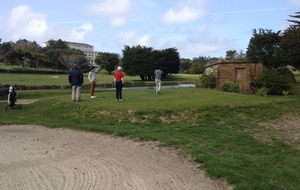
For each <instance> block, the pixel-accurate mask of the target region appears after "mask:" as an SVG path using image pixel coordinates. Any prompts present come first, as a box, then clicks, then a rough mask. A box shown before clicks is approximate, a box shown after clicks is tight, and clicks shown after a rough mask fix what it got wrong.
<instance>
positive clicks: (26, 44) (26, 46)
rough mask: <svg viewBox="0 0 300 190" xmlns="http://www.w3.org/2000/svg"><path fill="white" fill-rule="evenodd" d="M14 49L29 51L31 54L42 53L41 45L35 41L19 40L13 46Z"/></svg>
mask: <svg viewBox="0 0 300 190" xmlns="http://www.w3.org/2000/svg"><path fill="white" fill-rule="evenodd" d="M13 48H14V49H20V50H22V51H27V52H30V53H33V52H40V51H41V49H42V48H41V46H40V45H39V44H37V43H36V42H35V41H33V42H31V41H28V40H26V39H21V40H18V41H17V42H16V43H15V44H14V45H13Z"/></svg>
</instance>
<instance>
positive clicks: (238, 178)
mask: <svg viewBox="0 0 300 190" xmlns="http://www.w3.org/2000/svg"><path fill="white" fill-rule="evenodd" d="M84 75H85V81H84V85H85V86H84V88H83V89H82V90H81V93H82V95H81V99H82V101H81V102H73V101H72V100H71V90H70V88H66V87H67V86H68V85H69V84H68V80H67V79H68V74H57V75H54V74H17V73H1V74H0V84H1V86H3V85H5V84H10V85H16V86H18V85H19V86H22V85H23V86H32V87H34V86H47V85H49V86H51V85H56V86H62V87H61V88H57V89H37V90H36V89H34V90H30V89H29V90H28V89H26V90H23V89H17V92H18V94H19V95H18V102H17V103H20V104H22V108H23V109H18V108H8V109H7V110H4V107H5V105H6V104H7V97H6V96H4V97H1V102H0V105H1V107H2V108H3V109H2V111H1V112H0V131H1V128H2V130H3V131H1V132H0V135H1V134H2V135H3V136H2V137H1V139H5V138H4V137H5V134H6V133H5V132H4V131H7V130H8V129H9V126H12V127H13V128H14V129H15V130H17V131H20V130H21V128H20V126H24V130H25V131H27V130H28V129H27V128H26V126H31V127H30V128H29V129H30V130H37V129H36V128H32V126H43V127H42V128H43V130H42V131H43V133H44V134H46V135H45V136H47V132H49V136H51V135H53V136H55V134H52V133H53V132H52V131H50V130H52V129H55V130H57V131H61V130H72V131H76V132H77V131H78V132H88V134H90V133H92V134H97V135H99V136H98V137H99V138H106V136H109V137H113V138H116V141H121V144H122V142H123V141H122V140H120V139H119V138H121V139H128V140H130V142H132V143H137V142H138V143H146V144H147V146H145V150H147V151H151V148H149V147H148V145H149V144H151V147H152V148H153V149H155V148H157V147H158V148H162V149H167V150H171V152H172V153H174V154H176V155H177V156H179V157H180V158H182V160H184V161H183V162H188V163H189V164H194V166H196V168H197V170H198V171H201V172H202V171H204V173H205V175H207V176H208V177H209V178H211V179H214V180H216V181H217V182H216V181H215V182H216V183H218V184H219V186H218V187H219V189H222V188H225V187H226V188H228V189H230V188H233V189H238V190H244V189H253V190H254V189H255V190H257V189H270V190H271V189H272V190H276V189H278V190H283V189H286V190H293V189H294V190H296V189H300V180H299V179H300V164H299V163H300V117H299V113H300V84H299V82H300V75H299V73H295V75H296V80H297V84H295V85H294V87H293V88H292V90H291V91H290V92H289V93H288V94H286V95H283V96H269V95H267V96H260V95H257V94H242V93H227V92H223V91H221V90H217V89H208V88H197V87H187V88H165V89H164V88H163V89H162V91H161V94H156V93H155V89H154V86H151V85H148V86H147V88H145V89H126V90H123V98H124V101H123V102H116V101H115V91H114V90H105V89H104V88H102V87H101V88H99V89H98V90H96V92H95V96H97V98H95V99H91V98H90V95H89V84H88V80H87V73H84ZM96 77H97V85H99V86H101V85H104V84H111V83H112V81H113V75H109V74H108V73H106V72H105V71H100V72H97V75H96ZM198 77H199V75H188V74H172V75H169V76H168V77H167V79H165V80H163V83H162V86H164V85H166V84H168V83H170V82H173V83H174V82H175V83H193V82H195V81H196V80H197V79H198ZM152 82H153V81H152ZM126 83H128V84H129V83H136V84H147V83H148V82H147V81H146V82H144V81H140V79H139V77H130V76H126V75H125V84H126ZM16 126H19V127H16ZM44 128H45V129H44ZM4 129H5V130H4ZM46 129H47V130H46ZM30 130H28V131H30ZM39 130H41V129H39ZM48 130H49V131H48ZM84 134H85V133H84ZM57 135H60V136H59V138H58V136H57V138H56V141H59V139H62V140H65V141H66V140H67V139H68V138H74V139H75V137H73V136H72V135H71V136H70V137H68V136H64V135H62V134H57ZM82 136H84V135H82ZM76 138H80V135H79V136H77V137H76ZM91 138H95V137H94V136H93V137H91ZM1 139H0V142H1ZM10 139H13V138H10ZM28 139H30V136H29V135H28V136H27V140H28ZM96 139H97V138H96ZM3 141H4V140H3ZM12 141H13V140H12ZM37 141H38V143H39V144H43V143H47V141H43V140H41V139H40V140H37ZM80 141H81V140H79V139H78V142H80ZM18 142H19V141H18ZM24 142H25V141H24ZM31 142H32V141H31ZM19 143H20V144H21V145H20V146H22V142H19ZM65 143H67V142H65ZM123 143H128V142H127V141H126V142H123ZM0 144H1V143H0ZM105 145H106V148H107V147H109V146H110V144H109V143H107V144H105ZM17 146H18V145H16V147H17ZM41 146H44V145H41ZM78 146H81V145H78ZM91 146H97V144H95V143H93V144H91ZM99 146H101V147H102V146H103V145H99ZM149 146H150V145H149ZM82 147H85V148H83V149H82V150H80V151H82V152H85V151H86V150H87V149H89V146H88V145H82ZM113 147H114V146H112V147H111V148H113ZM23 148H24V149H27V150H28V151H31V148H30V147H27V148H26V147H23ZM24 149H23V150H24ZM102 149H104V148H103V147H102ZM16 151H17V150H16ZM47 151H48V152H50V150H48V149H47ZM107 151H109V149H107ZM48 152H47V154H48ZM116 152H118V149H117V150H116ZM3 153H5V151H4V152H3ZM139 153H140V154H143V155H139ZM1 154H2V153H1ZM144 154H146V153H145V152H144V151H142V152H139V151H137V152H134V154H132V157H134V156H135V157H136V158H139V157H141V159H142V157H143V156H144ZM149 154H150V153H149ZM170 154H171V153H170ZM53 156H54V155H53ZM0 157H1V156H0ZM99 157H101V155H100V156H99ZM54 158H55V157H54ZM48 159H49V158H48ZM123 159H125V160H126V159H130V158H126V157H124V158H123ZM0 160H1V158H0ZM107 160H109V158H107ZM125 160H124V163H127V161H125ZM137 160H138V159H137ZM119 164H120V165H121V163H119ZM132 164H133V163H132ZM183 164H184V163H183ZM154 165H155V164H154ZM1 167H4V168H6V167H8V166H6V165H5V164H2V163H1V162H0V182H1V178H3V179H4V173H5V171H4V170H1ZM15 167H17V166H15ZM74 167H75V166H74ZM78 167H79V166H78ZM86 167H87V166H86ZM90 167H93V166H90ZM151 167H153V165H151ZM172 167H174V169H175V168H177V170H175V171H176V172H177V173H180V172H181V170H179V169H178V168H181V167H182V166H180V165H174V166H172ZM14 169H15V170H17V169H16V168H14ZM99 170H101V169H99ZM144 170H147V168H146V167H145V168H144ZM136 175H138V174H136ZM162 175H163V174H162ZM186 175H188V174H186ZM54 176H55V173H54ZM33 177H34V176H33ZM45 178H46V177H45ZM87 178H88V177H87ZM102 178H105V176H102ZM112 178H114V177H113V176H112ZM191 179H192V178H191ZM116 180H117V179H116ZM186 180H188V179H186ZM193 180H195V181H197V179H193ZM219 180H221V181H225V182H226V184H225V185H224V183H222V182H220V181H219ZM173 181H174V182H172V183H174V185H176V183H177V182H175V181H176V180H173ZM151 182H152V181H151ZM151 182H149V183H151ZM1 183H2V185H3V183H4V182H3V181H2V182H1ZM1 183H0V189H1ZM62 183H63V182H62ZM95 183H96V182H95ZM112 183H113V182H112ZM136 183H137V182H136ZM178 183H179V182H178ZM211 183H214V182H211ZM49 184H50V182H49ZM133 184H135V183H133ZM139 184H142V183H139ZM170 184H171V183H170ZM13 185H14V184H13V183H10V184H9V185H8V186H7V187H13V189H18V188H16V187H15V186H13ZM131 185H132V184H131ZM177 185H178V184H177ZM49 186H50V185H49ZM24 187H28V186H24ZM40 187H41V189H52V188H49V187H48V186H40ZM47 187H48V188H47ZM52 187H53V186H52ZM69 187H70V186H69ZM98 187H99V186H98ZM110 187H113V186H110ZM115 187H118V188H121V187H124V186H122V185H119V186H118V185H116V186H115ZM126 187H127V189H131V188H130V185H128V186H126ZM133 187H134V188H133ZM133 187H132V189H138V187H139V188H141V189H148V188H147V186H146V185H145V186H137V185H136V186H135V185H133ZM148 187H149V186H148ZM151 187H153V188H154V187H155V188H158V189H173V188H172V187H173V186H168V187H165V186H151ZM179 187H180V188H181V189H185V187H184V185H182V186H180V184H179V185H178V189H179ZM196 187H197V186H196V185H195V186H186V189H197V188H196ZM57 188H61V187H57ZM82 188H83V189H84V187H82ZM101 188H102V189H105V187H101ZM101 188H100V189H101ZM204 188H205V187H202V189H204ZM33 189H38V186H35V187H34V188H33ZM61 189H63V188H61ZM73 189H79V187H73ZM90 189H96V188H95V187H94V188H92V187H90ZM149 189H151V188H149ZM199 189H201V188H199ZM207 189H217V188H216V187H210V188H209V187H207Z"/></svg>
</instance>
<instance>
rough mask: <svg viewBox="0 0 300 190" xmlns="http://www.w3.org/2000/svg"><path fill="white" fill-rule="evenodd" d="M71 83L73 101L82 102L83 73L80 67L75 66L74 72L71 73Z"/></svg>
mask: <svg viewBox="0 0 300 190" xmlns="http://www.w3.org/2000/svg"><path fill="white" fill-rule="evenodd" d="M69 83H70V85H71V86H72V96H71V98H72V100H73V101H74V102H76V101H77V102H80V101H81V92H80V91H81V87H82V86H83V73H82V71H80V70H79V68H78V65H77V64H74V65H73V69H72V71H70V73H69Z"/></svg>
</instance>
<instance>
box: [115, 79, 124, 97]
mask: <svg viewBox="0 0 300 190" xmlns="http://www.w3.org/2000/svg"><path fill="white" fill-rule="evenodd" d="M122 88H123V84H122V82H121V81H120V82H116V99H122Z"/></svg>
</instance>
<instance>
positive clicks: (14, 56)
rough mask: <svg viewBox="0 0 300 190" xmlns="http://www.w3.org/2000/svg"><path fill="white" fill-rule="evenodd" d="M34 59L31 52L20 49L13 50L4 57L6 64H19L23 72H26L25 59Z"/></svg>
mask: <svg viewBox="0 0 300 190" xmlns="http://www.w3.org/2000/svg"><path fill="white" fill-rule="evenodd" d="M26 58H27V59H32V55H31V53H29V52H25V51H22V50H20V49H16V50H15V49H12V50H10V51H8V52H7V53H6V54H5V55H4V60H5V61H4V63H6V64H11V65H15V64H19V65H21V66H22V69H23V70H26V65H25V59H26Z"/></svg>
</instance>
